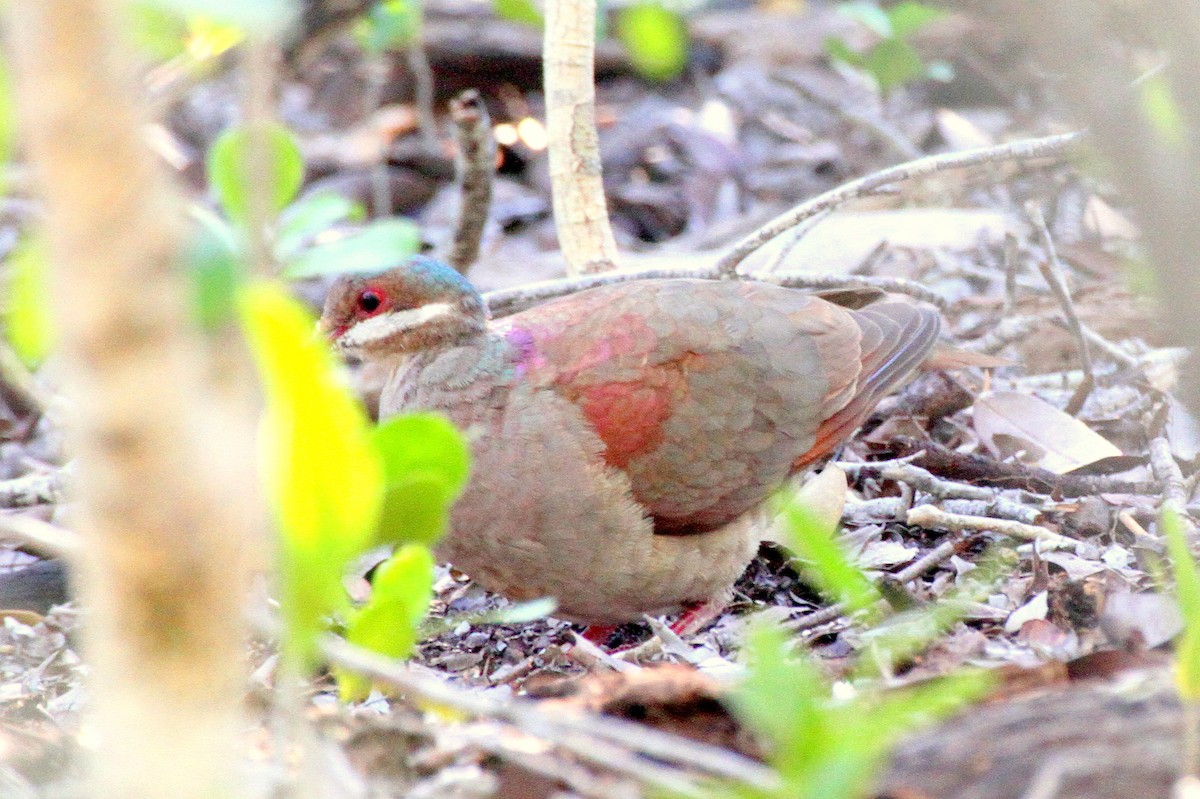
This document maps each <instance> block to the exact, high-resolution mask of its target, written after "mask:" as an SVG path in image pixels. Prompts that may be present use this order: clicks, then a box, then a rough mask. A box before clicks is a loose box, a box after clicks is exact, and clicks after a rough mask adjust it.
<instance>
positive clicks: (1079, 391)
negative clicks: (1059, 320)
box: [1025, 202, 1096, 416]
mask: <svg viewBox="0 0 1200 799" xmlns="http://www.w3.org/2000/svg"><path fill="white" fill-rule="evenodd" d="M1025 214H1026V215H1027V216H1028V217H1029V221H1030V222H1032V223H1033V226H1034V228H1035V229H1036V230H1037V231H1038V237H1039V238H1040V239H1041V240H1042V246H1043V247H1045V249H1046V259H1045V260H1044V261H1039V262H1038V269H1040V270H1041V272H1042V277H1044V278H1045V279H1046V284H1047V285H1048V286H1050V290H1051V291H1053V292H1054V296H1055V298H1056V299H1057V300H1058V304H1059V305H1060V306H1062V311H1063V315H1064V316H1065V317H1066V319H1067V329H1068V330H1070V331H1071V336H1072V337H1073V338H1074V339H1075V351H1076V353H1078V355H1079V360H1080V362H1081V364H1082V367H1083V382H1082V383H1080V384H1079V387H1078V388H1076V389H1075V393H1074V394H1072V395H1071V400H1070V402H1068V403H1067V407H1066V408H1065V410H1066V412H1067V414H1069V415H1070V416H1076V415H1077V414H1078V413H1079V411H1080V410H1082V409H1083V403H1084V402H1086V401H1087V398H1088V395H1089V394H1091V393H1092V389H1093V388H1095V387H1096V373H1095V371H1094V370H1093V369H1092V353H1091V350H1090V349H1089V348H1088V340H1087V337H1086V336H1085V335H1084V334H1083V325H1082V324H1081V323H1080V321H1079V315H1078V314H1077V313H1075V301H1074V300H1073V299H1071V290H1070V289H1068V288H1067V281H1066V278H1064V277H1063V268H1062V262H1061V261H1059V260H1058V250H1057V249H1056V248H1055V246H1054V237H1053V236H1051V235H1050V228H1049V227H1047V226H1046V217H1045V216H1044V215H1043V214H1042V209H1041V208H1038V206H1037V205H1036V204H1035V203H1032V202H1030V203H1026V205H1025Z"/></svg>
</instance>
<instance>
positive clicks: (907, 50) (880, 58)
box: [863, 39, 925, 94]
mask: <svg viewBox="0 0 1200 799" xmlns="http://www.w3.org/2000/svg"><path fill="white" fill-rule="evenodd" d="M863 65H864V67H865V68H866V70H867V72H869V73H871V76H872V77H874V78H875V82H876V83H878V84H879V90H880V91H882V92H883V93H884V94H887V93H888V92H890V91H891V90H892V89H894V88H896V87H897V86H903V85H904V84H906V83H908V82H910V81H913V80H916V79H918V78H921V77H924V75H925V64H924V63H923V62H922V61H921V56H920V55H918V54H917V51H916V50H914V49H913V46H912V45H911V44H909V43H908V42H906V41H903V40H902V39H884V40H883V41H882V42H880V43H879V44H877V45H875V46H874V47H872V48H871V51H870V52H869V53H867V56H866V60H865V61H864V64H863Z"/></svg>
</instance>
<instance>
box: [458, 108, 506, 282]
mask: <svg viewBox="0 0 1200 799" xmlns="http://www.w3.org/2000/svg"><path fill="white" fill-rule="evenodd" d="M450 119H451V120H453V121H454V128H455V130H456V131H457V133H458V174H459V186H460V188H461V193H462V197H461V201H460V202H459V207H458V225H457V226H456V227H455V228H454V239H453V244H452V246H451V249H450V254H449V256H447V259H446V260H447V261H448V262H449V264H450V265H451V266H453V267H454V268H455V269H457V270H458V271H459V272H460V273H462V274H464V275H465V274H466V273H467V270H468V269H470V268H471V264H473V263H475V259H477V258H478V257H479V243H480V242H481V241H482V240H483V229H484V227H485V226H486V225H487V219H488V211H489V210H490V208H491V205H492V176H493V174H494V173H495V171H496V141H495V139H493V138H492V125H491V120H490V119H489V118H488V112H487V106H485V105H484V104H483V100H482V99H481V98H480V96H479V92H477V91H475V90H474V89H468V90H467V91H465V92H463V93H462V94H460V95H459V96H458V97H456V98H454V99H453V100H452V101H451V102H450Z"/></svg>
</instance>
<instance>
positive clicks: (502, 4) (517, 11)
mask: <svg viewBox="0 0 1200 799" xmlns="http://www.w3.org/2000/svg"><path fill="white" fill-rule="evenodd" d="M492 10H493V11H495V12H496V16H497V17H499V18H500V19H507V20H509V21H511V22H520V23H521V24H523V25H529V26H532V27H534V28H540V27H542V26H543V25H545V24H546V20H545V19H544V18H543V17H542V12H541V11H539V10H538V7H537V6H536V5H534V3H533V0H492Z"/></svg>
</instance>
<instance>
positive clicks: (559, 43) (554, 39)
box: [544, 0, 618, 275]
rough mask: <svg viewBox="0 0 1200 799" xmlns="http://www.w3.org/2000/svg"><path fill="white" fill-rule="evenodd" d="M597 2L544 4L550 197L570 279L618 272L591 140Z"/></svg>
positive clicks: (573, 0)
mask: <svg viewBox="0 0 1200 799" xmlns="http://www.w3.org/2000/svg"><path fill="white" fill-rule="evenodd" d="M595 47H596V0H555V2H553V3H547V4H546V35H545V40H544V48H545V49H544V53H545V97H546V132H547V135H548V137H549V156H550V184H551V188H550V193H551V197H552V198H553V201H554V224H555V226H556V227H557V228H558V243H559V246H560V247H561V248H562V253H563V258H565V259H566V265H567V274H569V275H578V274H587V273H590V272H603V271H606V270H609V269H615V268H616V267H617V264H618V254H617V242H616V239H615V238H614V237H613V232H612V226H611V224H610V223H609V219H608V205H607V203H606V201H605V197H604V183H603V181H602V179H601V166H600V147H599V139H598V136H597V134H596V87H595V83H594V80H595V78H594V71H595Z"/></svg>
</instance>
